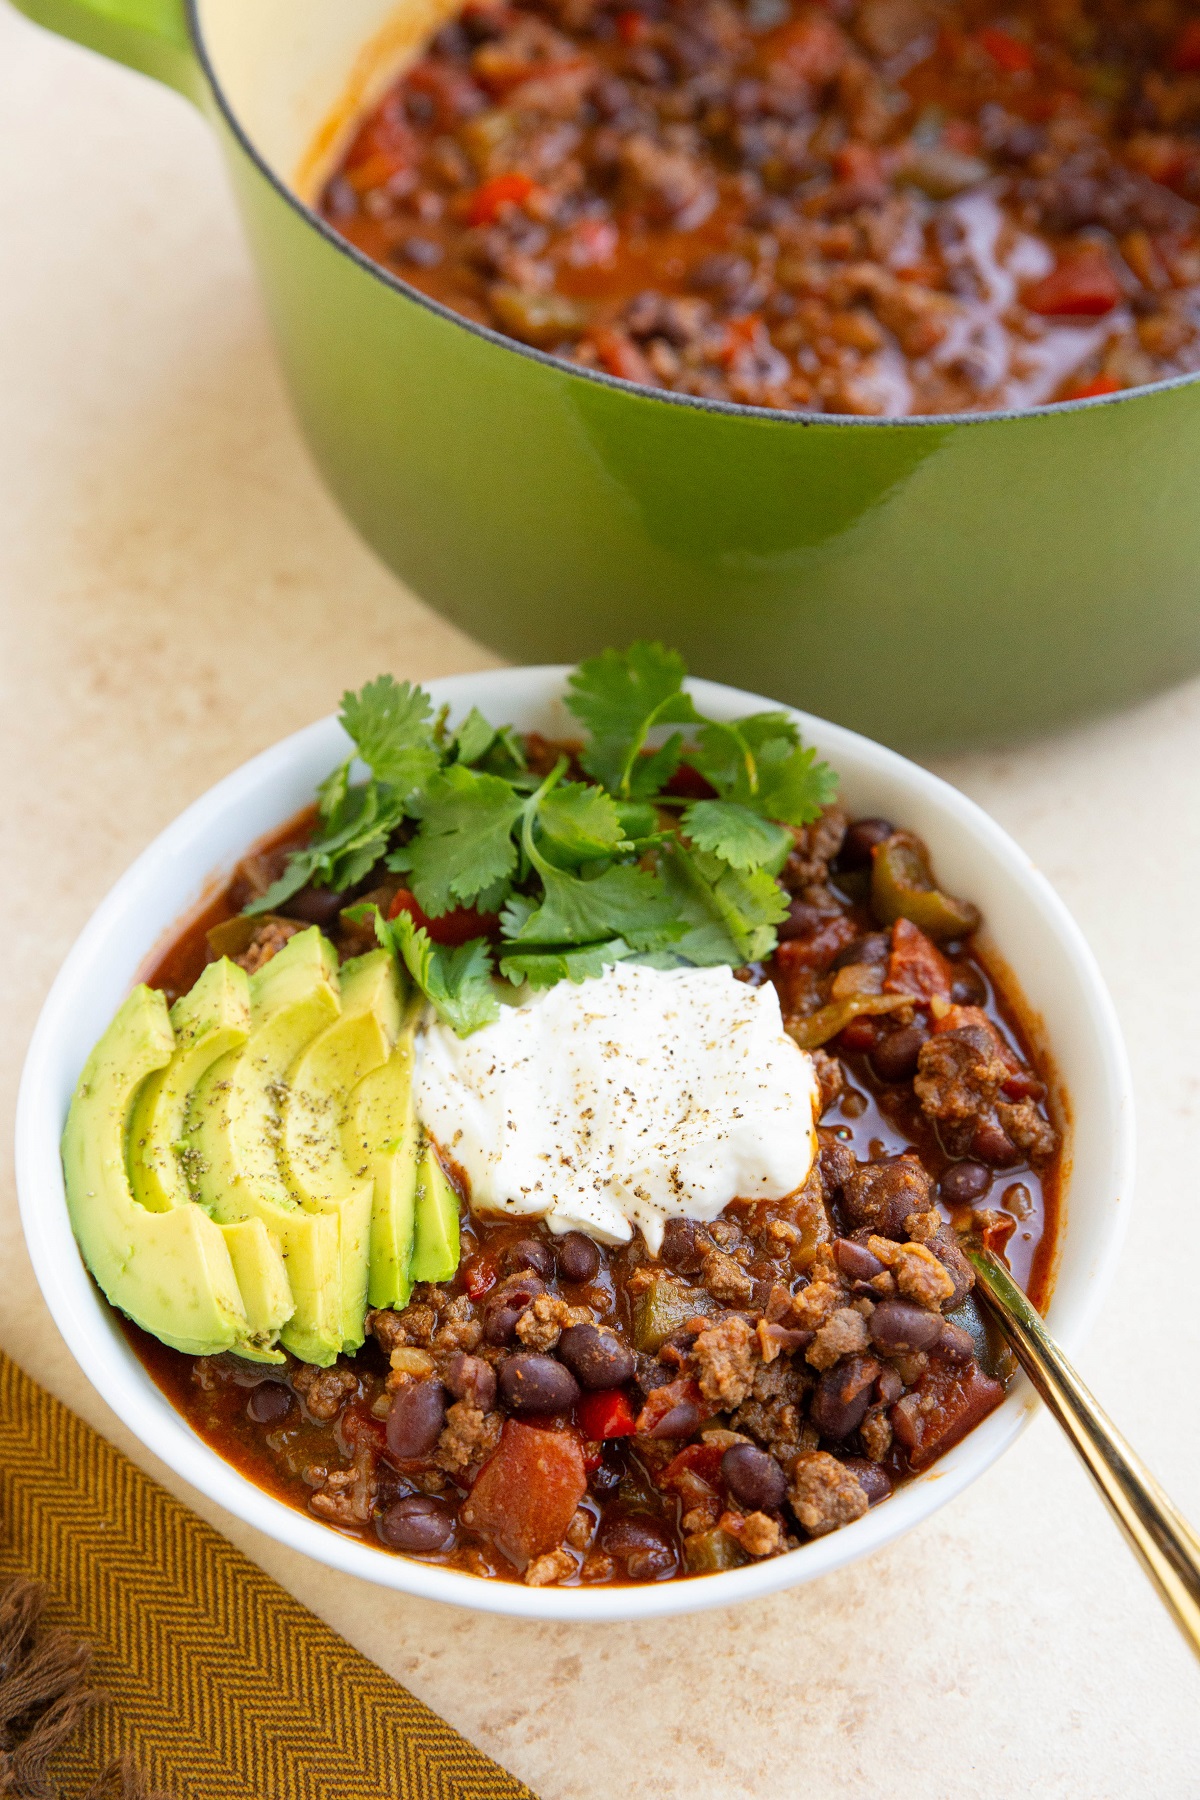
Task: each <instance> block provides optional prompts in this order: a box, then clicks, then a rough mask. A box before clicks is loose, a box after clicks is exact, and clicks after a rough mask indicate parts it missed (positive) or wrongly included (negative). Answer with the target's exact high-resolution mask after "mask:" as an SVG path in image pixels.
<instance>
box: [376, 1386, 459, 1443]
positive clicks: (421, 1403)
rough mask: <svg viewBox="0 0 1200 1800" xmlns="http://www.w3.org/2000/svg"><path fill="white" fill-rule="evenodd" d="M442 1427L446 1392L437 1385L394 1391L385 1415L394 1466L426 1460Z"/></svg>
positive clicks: (444, 1420) (444, 1421) (408, 1387)
mask: <svg viewBox="0 0 1200 1800" xmlns="http://www.w3.org/2000/svg"><path fill="white" fill-rule="evenodd" d="M445 1423H446V1390H445V1388H444V1387H443V1386H442V1384H441V1382H440V1381H433V1380H429V1381H412V1382H409V1384H408V1385H407V1386H406V1387H402V1388H400V1389H399V1390H398V1391H397V1393H396V1395H395V1398H394V1399H393V1401H392V1407H391V1411H390V1412H389V1413H388V1420H387V1446H388V1453H389V1454H390V1455H391V1456H394V1457H395V1458H396V1460H397V1461H398V1462H407V1461H409V1460H411V1459H413V1458H416V1457H421V1456H428V1455H429V1453H430V1451H431V1450H432V1449H433V1447H434V1445H435V1444H436V1443H437V1441H438V1438H439V1437H440V1436H441V1433H442V1427H443V1425H445Z"/></svg>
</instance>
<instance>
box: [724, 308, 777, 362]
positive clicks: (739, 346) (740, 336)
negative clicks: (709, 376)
mask: <svg viewBox="0 0 1200 1800" xmlns="http://www.w3.org/2000/svg"><path fill="white" fill-rule="evenodd" d="M765 336H766V328H765V326H764V325H763V322H762V320H761V319H760V318H759V316H758V314H757V313H742V314H741V315H740V316H739V317H738V318H736V319H730V320H729V321H728V323H727V324H726V326H725V342H724V343H723V344H722V346H721V349H720V352H719V355H720V358H721V361H722V362H723V363H725V365H726V366H727V367H728V365H729V364H730V363H732V362H736V360H737V358H738V357H739V356H741V354H742V352H743V351H745V350H753V349H754V348H755V347H756V346H757V345H759V344H761V343H762V341H763V339H764V337H765Z"/></svg>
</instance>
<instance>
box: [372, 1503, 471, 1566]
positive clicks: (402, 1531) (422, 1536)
mask: <svg viewBox="0 0 1200 1800" xmlns="http://www.w3.org/2000/svg"><path fill="white" fill-rule="evenodd" d="M376 1530H377V1531H378V1533H379V1535H380V1537H381V1538H382V1539H383V1541H384V1543H385V1544H386V1545H387V1547H388V1549H389V1550H404V1551H407V1553H408V1554H409V1555H410V1556H432V1555H434V1554H435V1553H436V1552H437V1551H438V1550H446V1549H448V1548H449V1546H450V1544H451V1543H452V1542H453V1539H454V1514H453V1513H452V1512H451V1510H450V1508H449V1507H448V1506H447V1505H446V1502H445V1501H444V1500H439V1499H438V1498H437V1497H436V1495H434V1494H411V1495H410V1496H409V1497H408V1499H407V1500H394V1501H393V1502H392V1504H391V1506H389V1507H388V1508H387V1511H386V1512H383V1513H381V1514H380V1516H379V1519H378V1520H377V1522H376Z"/></svg>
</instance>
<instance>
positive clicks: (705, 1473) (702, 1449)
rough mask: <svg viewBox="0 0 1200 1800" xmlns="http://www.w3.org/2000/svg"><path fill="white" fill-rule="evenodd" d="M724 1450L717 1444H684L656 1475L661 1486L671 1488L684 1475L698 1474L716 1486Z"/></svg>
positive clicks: (702, 1479) (710, 1484) (719, 1477)
mask: <svg viewBox="0 0 1200 1800" xmlns="http://www.w3.org/2000/svg"><path fill="white" fill-rule="evenodd" d="M724 1454H725V1452H724V1451H723V1450H722V1449H721V1447H720V1445H719V1444H686V1445H685V1446H684V1448H683V1449H682V1450H681V1451H680V1452H679V1454H678V1456H673V1457H672V1458H671V1460H670V1462H669V1463H668V1464H667V1466H666V1468H665V1469H663V1470H662V1472H661V1474H660V1475H659V1476H658V1485H659V1487H661V1488H673V1487H677V1486H678V1485H679V1482H680V1480H681V1478H682V1477H683V1476H684V1475H698V1476H699V1478H700V1480H701V1481H707V1482H708V1484H709V1486H710V1487H714V1488H715V1487H716V1486H717V1485H718V1484H719V1482H720V1479H721V1458H722V1457H723V1456H724Z"/></svg>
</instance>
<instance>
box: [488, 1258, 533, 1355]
mask: <svg viewBox="0 0 1200 1800" xmlns="http://www.w3.org/2000/svg"><path fill="white" fill-rule="evenodd" d="M545 1291H546V1284H545V1282H543V1281H542V1280H541V1278H540V1277H539V1276H537V1275H535V1274H534V1273H533V1271H532V1270H530V1272H529V1273H528V1274H527V1275H522V1276H520V1277H515V1276H514V1277H512V1278H511V1279H510V1280H508V1281H506V1282H504V1283H503V1284H502V1285H501V1286H500V1287H498V1288H497V1289H496V1290H495V1292H494V1293H492V1294H489V1295H488V1299H487V1304H486V1305H485V1307H484V1309H483V1335H484V1337H485V1338H486V1339H487V1341H488V1343H489V1344H510V1343H511V1342H512V1340H513V1337H514V1336H515V1335H516V1329H517V1320H518V1319H519V1318H520V1316H521V1314H522V1313H523V1312H524V1311H525V1308H526V1307H527V1306H530V1305H532V1303H533V1302H534V1301H535V1300H536V1299H537V1297H538V1295H539V1294H544V1293H545Z"/></svg>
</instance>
